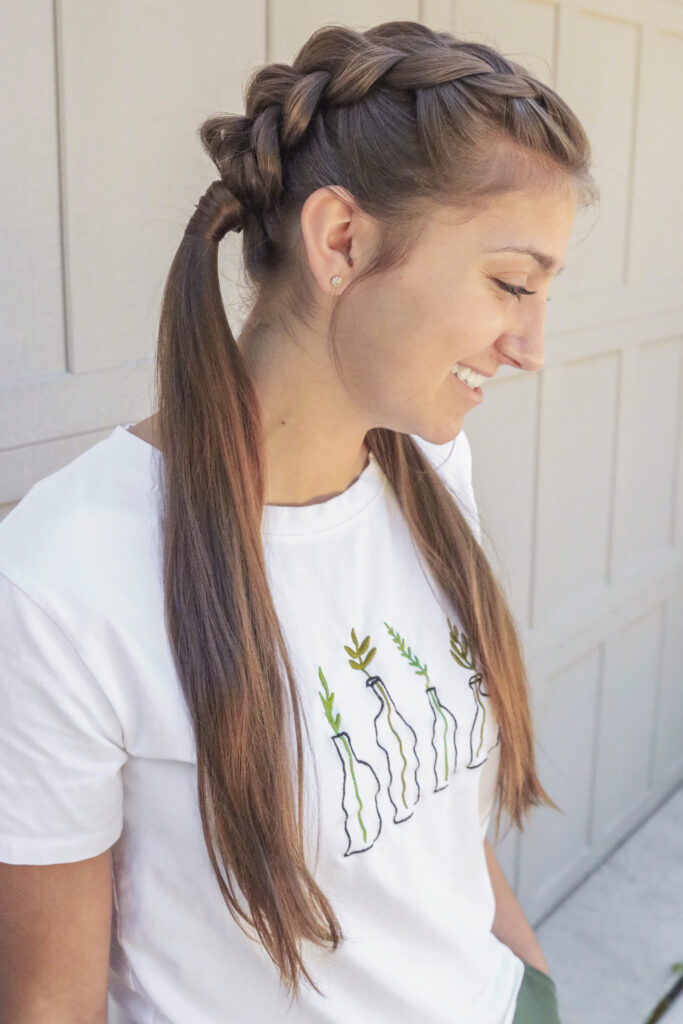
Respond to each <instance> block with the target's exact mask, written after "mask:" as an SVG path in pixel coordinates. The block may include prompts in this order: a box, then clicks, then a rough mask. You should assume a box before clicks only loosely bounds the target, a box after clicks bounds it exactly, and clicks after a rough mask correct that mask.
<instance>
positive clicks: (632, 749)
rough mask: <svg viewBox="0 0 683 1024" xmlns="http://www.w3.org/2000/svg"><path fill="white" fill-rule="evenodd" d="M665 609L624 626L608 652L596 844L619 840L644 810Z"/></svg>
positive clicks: (657, 608) (599, 750) (653, 610)
mask: <svg viewBox="0 0 683 1024" xmlns="http://www.w3.org/2000/svg"><path fill="white" fill-rule="evenodd" d="M663 617H664V606H663V605H657V606H655V607H653V608H651V609H649V610H648V611H647V612H645V613H644V614H642V615H639V616H638V617H637V618H634V619H633V620H631V621H629V622H626V623H624V625H623V627H622V628H621V629H620V630H618V631H617V632H616V633H615V635H614V637H613V638H612V640H611V642H610V643H609V645H608V650H607V665H606V669H605V676H604V679H603V686H602V699H601V707H600V733H599V737H598V744H597V756H598V770H597V773H596V792H595V814H594V820H593V829H594V834H595V836H596V838H598V839H600V838H601V837H607V838H609V839H617V838H619V836H620V835H623V833H624V831H625V830H626V829H628V828H629V827H630V826H631V825H632V824H633V823H634V821H635V818H636V816H637V814H638V813H639V812H640V811H641V810H642V809H643V807H644V806H645V805H646V801H647V797H648V790H649V787H650V782H651V776H652V764H653V753H654V749H653V740H654V726H655V723H656V719H657V703H658V695H659V687H660V681H661V676H662V645H663V640H664V636H663Z"/></svg>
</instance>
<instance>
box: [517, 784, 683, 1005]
mask: <svg viewBox="0 0 683 1024" xmlns="http://www.w3.org/2000/svg"><path fill="white" fill-rule="evenodd" d="M534 931H535V932H536V935H537V936H538V941H539V942H540V944H541V946H542V947H543V952H544V953H545V957H546V960H547V962H548V969H549V971H550V974H551V975H552V977H553V978H554V979H555V983H556V985H557V994H558V1004H559V1008H560V1016H561V1020H562V1024H645V1022H646V1021H647V1020H648V1018H649V1016H650V1014H651V1013H652V1011H653V1010H654V1008H655V1007H656V1006H657V1004H658V1003H659V1001H660V1000H661V999H662V997H663V996H664V995H665V994H666V993H667V992H668V991H669V989H670V988H671V987H672V986H673V985H674V984H675V983H676V981H677V980H678V979H679V978H680V977H681V974H676V973H673V972H672V971H671V965H672V964H673V963H675V962H683V786H681V787H679V788H678V789H677V790H676V791H675V792H674V794H673V795H672V796H670V797H668V798H667V799H666V800H665V802H664V803H663V804H662V805H661V806H660V807H659V808H657V810H656V811H655V812H654V814H653V815H652V816H651V817H650V818H648V820H647V821H646V822H645V823H644V824H643V825H641V826H640V828H638V829H637V831H636V832H635V833H633V834H632V835H631V836H629V837H628V838H627V839H626V840H625V841H624V843H623V844H622V845H621V846H619V847H618V849H616V850H615V851H614V853H612V854H611V855H610V856H609V858H608V859H607V860H606V861H605V862H604V863H603V864H601V865H600V867H598V868H597V869H596V870H595V871H594V872H593V873H592V874H591V876H590V877H589V878H588V879H587V880H586V881H585V882H583V883H582V884H581V885H580V886H579V887H578V888H577V889H576V890H575V891H574V892H573V893H571V894H570V895H569V896H568V897H567V899H566V900H564V901H563V903H562V904H561V905H560V906H559V907H558V908H557V909H556V910H554V911H553V912H552V913H551V914H550V915H549V916H548V917H546V918H545V919H544V920H543V921H542V922H541V923H540V924H538V925H537V926H536V927H535V929H534ZM660 1021H661V1024H683V991H681V992H680V993H679V994H678V996H677V998H676V999H674V1001H673V1002H672V1004H671V1005H670V1006H669V1008H668V1009H667V1010H666V1011H665V1012H664V1013H663V1014H662V1016H661V1017H659V1018H658V1022H657V1024H659V1022H660Z"/></svg>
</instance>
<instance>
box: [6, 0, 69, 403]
mask: <svg viewBox="0 0 683 1024" xmlns="http://www.w3.org/2000/svg"><path fill="white" fill-rule="evenodd" d="M57 116H58V111H57V103H56V95H55V61H54V26H53V20H52V3H50V2H49V0H35V2H33V3H30V4H10V3H4V4H3V5H2V31H1V32H0V124H2V153H3V158H2V187H1V188H0V232H2V241H3V244H2V248H1V250H0V384H2V383H4V382H6V381H11V380H14V379H16V378H19V377H29V376H31V375H33V374H38V373H55V372H58V371H59V370H62V369H63V367H64V310H63V302H62V255H61V230H60V208H59V158H58V147H57ZM0 414H1V409H0Z"/></svg>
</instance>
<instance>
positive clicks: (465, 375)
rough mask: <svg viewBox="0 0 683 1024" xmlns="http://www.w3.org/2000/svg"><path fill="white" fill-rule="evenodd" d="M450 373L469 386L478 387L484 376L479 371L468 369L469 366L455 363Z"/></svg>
mask: <svg viewBox="0 0 683 1024" xmlns="http://www.w3.org/2000/svg"><path fill="white" fill-rule="evenodd" d="M451 373H453V374H455V376H456V377H459V378H460V380H462V381H464V382H465V384H467V385H468V386H469V387H471V388H478V387H479V386H480V385H481V382H482V381H483V379H484V377H483V375H482V374H481V373H475V372H474V370H470V368H469V366H461V365H460V364H459V363H456V364H455V366H454V367H453V369H452V370H451Z"/></svg>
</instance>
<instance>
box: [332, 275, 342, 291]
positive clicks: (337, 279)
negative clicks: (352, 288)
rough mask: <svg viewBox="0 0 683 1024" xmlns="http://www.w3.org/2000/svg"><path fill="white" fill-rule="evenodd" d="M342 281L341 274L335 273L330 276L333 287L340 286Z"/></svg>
mask: <svg viewBox="0 0 683 1024" xmlns="http://www.w3.org/2000/svg"><path fill="white" fill-rule="evenodd" d="M341 283H342V279H341V277H340V276H339V274H335V275H334V277H331V278H330V284H331V285H332V287H333V288H338V287H339V285H340V284H341Z"/></svg>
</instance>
